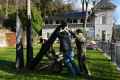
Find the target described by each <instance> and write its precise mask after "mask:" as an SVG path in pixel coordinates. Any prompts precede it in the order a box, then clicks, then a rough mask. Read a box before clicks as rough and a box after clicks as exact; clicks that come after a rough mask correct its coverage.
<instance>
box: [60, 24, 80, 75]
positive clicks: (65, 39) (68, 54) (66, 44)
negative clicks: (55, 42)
mask: <svg viewBox="0 0 120 80" xmlns="http://www.w3.org/2000/svg"><path fill="white" fill-rule="evenodd" d="M58 38H59V40H60V52H62V53H63V56H64V62H65V65H66V66H67V67H68V70H69V71H70V73H71V74H72V76H76V74H79V73H80V71H79V68H77V66H76V64H75V62H74V59H73V57H74V53H73V50H72V46H71V38H72V36H71V33H70V32H69V30H68V26H65V27H63V28H62V29H61V31H60V32H59V33H58Z"/></svg>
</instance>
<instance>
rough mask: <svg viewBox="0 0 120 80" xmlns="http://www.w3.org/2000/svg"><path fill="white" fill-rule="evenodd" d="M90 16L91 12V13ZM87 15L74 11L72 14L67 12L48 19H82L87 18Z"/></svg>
mask: <svg viewBox="0 0 120 80" xmlns="http://www.w3.org/2000/svg"><path fill="white" fill-rule="evenodd" d="M89 15H90V12H89ZM85 16H86V13H85V12H78V11H72V12H66V13H61V14H56V15H54V16H47V17H46V18H47V19H48V18H49V19H51V18H52V19H53V18H54V19H58V18H59V19H60V18H80V17H85Z"/></svg>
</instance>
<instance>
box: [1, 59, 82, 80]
mask: <svg viewBox="0 0 120 80" xmlns="http://www.w3.org/2000/svg"><path fill="white" fill-rule="evenodd" d="M6 75H7V76H6ZM71 78H72V77H71V76H70V75H69V74H68V73H67V71H65V72H62V73H52V72H49V71H46V72H44V71H36V70H34V71H28V70H26V69H24V70H22V71H21V72H17V71H16V68H15V62H10V61H5V60H0V79H5V80H8V79H11V80H13V79H15V80H18V79H19V80H69V79H71ZM80 78H81V76H77V77H76V79H75V80H80ZM82 78H83V77H82Z"/></svg>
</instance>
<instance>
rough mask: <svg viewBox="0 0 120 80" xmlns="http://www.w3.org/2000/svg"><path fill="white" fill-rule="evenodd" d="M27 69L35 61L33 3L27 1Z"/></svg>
mask: <svg viewBox="0 0 120 80" xmlns="http://www.w3.org/2000/svg"><path fill="white" fill-rule="evenodd" d="M26 5H27V67H28V68H29V67H30V66H31V63H32V60H33V47H32V19H31V18H32V17H31V2H30V0H27V4H26Z"/></svg>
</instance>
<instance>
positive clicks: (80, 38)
mask: <svg viewBox="0 0 120 80" xmlns="http://www.w3.org/2000/svg"><path fill="white" fill-rule="evenodd" d="M75 38H76V39H75V42H76V46H77V58H78V62H79V69H80V71H81V72H82V73H84V74H86V75H88V70H87V67H86V64H85V53H86V46H85V42H86V39H85V37H84V35H83V32H82V30H81V29H77V30H76V34H75Z"/></svg>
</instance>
